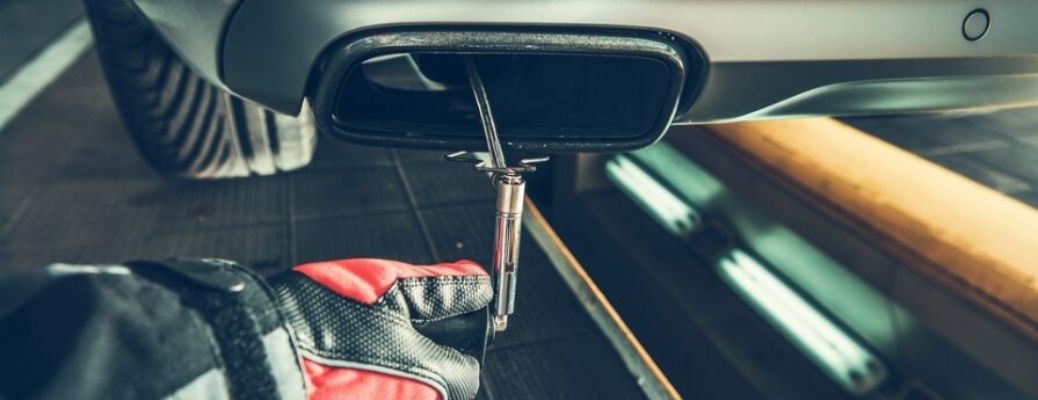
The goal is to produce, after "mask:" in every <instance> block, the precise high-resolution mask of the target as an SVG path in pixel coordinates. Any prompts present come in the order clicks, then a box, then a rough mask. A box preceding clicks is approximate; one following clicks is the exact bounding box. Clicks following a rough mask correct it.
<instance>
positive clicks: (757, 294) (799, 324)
mask: <svg viewBox="0 0 1038 400" xmlns="http://www.w3.org/2000/svg"><path fill="white" fill-rule="evenodd" d="M718 267H719V270H720V273H721V277H722V279H723V280H724V281H725V282H726V283H728V284H729V285H730V286H731V287H732V288H733V289H735V291H736V293H738V294H739V295H740V296H741V297H743V299H745V300H746V301H747V303H749V304H750V306H751V307H753V308H754V309H755V310H756V311H757V312H758V313H760V314H761V315H762V316H763V317H764V318H765V319H766V320H767V321H768V322H769V323H770V324H771V325H772V326H774V327H775V328H776V329H777V330H778V331H779V332H781V333H782V335H783V336H785V337H786V338H787V339H788V340H789V341H791V342H793V344H794V345H796V347H797V348H799V349H800V350H801V351H802V352H803V353H804V354H806V355H807V356H808V357H809V358H810V359H811V360H812V361H814V362H815V364H817V365H818V366H819V367H821V369H822V370H823V371H824V372H825V373H826V374H827V375H829V376H830V378H832V379H833V380H835V381H836V382H837V383H839V384H840V385H841V386H843V387H844V388H845V389H847V390H848V391H850V392H851V393H855V394H863V393H868V392H870V391H872V390H873V389H875V388H876V387H877V386H879V385H880V384H881V383H883V381H884V380H885V379H886V377H887V371H886V368H885V367H884V366H883V364H882V363H881V362H880V361H879V360H878V359H877V358H876V357H875V356H873V355H872V354H871V353H869V352H868V350H866V349H865V348H864V347H863V346H861V345H860V344H859V343H857V342H855V341H854V340H853V339H851V337H850V336H848V335H847V334H846V333H844V332H843V331H842V330H840V328H839V327H837V326H836V325H835V324H834V323H833V322H832V321H830V320H828V319H827V318H826V317H825V316H824V315H822V313H820V312H819V311H818V310H816V309H815V308H814V307H813V306H811V304H810V303H808V302H807V301H806V300H804V299H803V298H802V297H800V296H799V295H798V294H797V293H796V292H795V291H793V289H792V288H790V287H789V286H787V285H786V284H785V283H784V282H782V281H781V280H779V279H778V278H777V277H776V276H775V275H773V274H772V273H771V272H770V271H768V270H767V269H766V268H765V267H764V266H763V265H761V264H760V263H759V262H757V260H756V259H754V258H753V257H751V256H750V255H748V254H746V253H745V252H743V251H741V250H738V249H736V250H732V252H731V253H729V255H728V256H727V257H724V258H722V259H721V260H720V262H719V264H718Z"/></svg>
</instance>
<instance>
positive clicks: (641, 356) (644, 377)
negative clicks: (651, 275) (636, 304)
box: [523, 197, 681, 400]
mask: <svg viewBox="0 0 1038 400" xmlns="http://www.w3.org/2000/svg"><path fill="white" fill-rule="evenodd" d="M526 208H527V212H526V213H523V223H524V225H525V226H526V230H527V232H528V233H529V234H530V236H532V237H533V239H534V241H536V242H537V245H538V246H539V247H540V248H541V249H542V250H544V253H545V254H546V255H547V256H548V260H549V261H550V262H551V265H552V267H554V268H555V270H556V271H557V272H558V273H559V275H560V276H562V280H563V281H565V282H566V286H568V287H569V288H570V290H571V291H572V292H573V294H574V295H575V296H576V297H577V299H578V300H579V301H580V304H581V305H582V306H583V307H584V310H585V311H587V313H588V314H589V315H590V316H591V319H592V320H593V321H594V322H595V325H597V326H598V328H599V329H600V330H601V331H602V333H603V334H604V335H605V337H606V338H607V339H608V340H609V344H610V345H612V346H613V348H614V349H616V352H617V353H618V354H619V355H620V358H621V359H622V360H623V362H624V366H626V367H627V370H628V371H630V372H631V374H632V375H633V376H634V378H635V380H636V382H637V383H638V387H640V388H641V390H642V391H643V392H644V393H645V395H646V397H647V398H649V399H652V400H660V399H680V398H681V395H679V394H678V392H677V390H675V389H674V386H673V385H671V383H670V380H669V379H667V377H666V376H665V375H664V374H663V371H662V370H660V368H659V366H657V365H656V362H655V361H654V360H653V359H652V357H651V356H649V353H648V352H647V351H645V348H643V347H642V344H641V342H639V341H638V338H636V337H635V336H634V333H632V332H631V330H630V328H628V327H627V324H626V323H624V321H623V319H622V318H620V314H619V313H617V312H616V309H614V308H613V305H612V304H610V303H609V300H608V299H607V298H606V297H605V295H604V294H603V293H602V291H601V290H599V289H598V286H597V285H596V284H595V282H594V281H592V280H591V276H590V275H588V273H587V271H585V270H584V267H583V266H582V265H581V264H580V261H577V259H576V257H574V256H573V253H571V252H570V251H569V248H568V247H566V245H565V244H564V243H563V242H562V239H560V238H559V235H558V234H556V233H555V229H553V228H552V227H551V224H549V223H548V221H547V220H546V219H545V218H544V215H542V214H541V212H540V210H539V209H538V208H537V206H536V205H535V204H534V203H533V201H532V200H530V199H529V197H527V198H526Z"/></svg>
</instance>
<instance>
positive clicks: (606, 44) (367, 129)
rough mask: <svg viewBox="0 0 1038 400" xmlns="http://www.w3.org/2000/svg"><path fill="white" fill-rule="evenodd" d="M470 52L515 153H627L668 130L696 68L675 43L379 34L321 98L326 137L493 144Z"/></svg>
mask: <svg viewBox="0 0 1038 400" xmlns="http://www.w3.org/2000/svg"><path fill="white" fill-rule="evenodd" d="M463 56H471V57H473V58H474V60H475V63H476V66H477V68H479V70H480V74H481V75H482V76H483V79H484V82H485V83H486V85H487V91H488V93H489V96H490V99H491V104H493V105H494V114H495V119H496V121H497V124H498V130H499V132H500V134H501V135H502V139H503V140H504V141H505V142H506V143H505V145H506V146H507V147H510V148H515V149H520V150H522V149H526V150H537V151H542V152H573V151H580V152H584V151H621V150H627V149H632V148H638V147H643V146H645V145H648V144H650V143H652V142H654V141H655V140H657V139H658V138H659V137H660V135H662V133H663V132H664V131H665V130H666V128H667V126H668V125H669V122H670V119H671V118H672V117H673V114H674V111H675V108H676V107H677V105H678V102H679V99H680V97H681V93H682V90H683V89H684V84H685V77H686V76H687V70H688V61H687V59H686V58H685V55H684V54H683V52H682V51H681V49H679V48H678V47H676V46H675V45H674V43H673V42H672V41H662V40H657V39H646V38H642V37H623V36H615V35H610V36H597V35H585V34H563V33H555V34H531V33H505V32H448V33H442V32H441V33H436V32H417V33H398V34H382V35H376V36H375V37H374V39H372V37H368V38H367V39H360V40H359V41H356V42H352V43H351V44H349V45H347V46H346V47H345V48H344V49H343V50H342V51H340V52H338V53H337V54H336V56H334V57H333V58H332V60H331V63H330V64H329V67H328V69H327V71H328V72H326V73H325V75H324V78H323V79H322V81H321V86H320V87H319V90H318V95H317V96H316V99H315V101H314V103H315V113H316V115H317V118H318V121H319V124H320V125H321V128H322V129H324V130H325V131H326V132H331V133H334V134H336V135H338V136H340V137H344V138H346V139H350V140H353V141H359V142H362V143H370V144H382V145H390V146H417V147H429V148H444V149H448V148H449V149H472V150H475V149H480V148H481V147H482V146H485V144H484V143H483V133H482V131H481V130H480V124H479V113H478V111H477V109H476V104H475V101H474V100H473V97H472V91H471V88H469V86H468V78H467V76H466V74H465V68H464V64H463Z"/></svg>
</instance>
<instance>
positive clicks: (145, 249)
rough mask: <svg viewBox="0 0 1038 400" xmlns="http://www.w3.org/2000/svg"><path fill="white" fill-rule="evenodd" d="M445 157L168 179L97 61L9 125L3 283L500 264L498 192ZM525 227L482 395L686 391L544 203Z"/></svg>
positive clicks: (347, 153) (330, 157)
mask: <svg viewBox="0 0 1038 400" xmlns="http://www.w3.org/2000/svg"><path fill="white" fill-rule="evenodd" d="M322 139H323V138H322ZM442 157H443V155H442V154H441V153H437V152H422V151H411V150H390V149H381V148H371V147H360V146H354V145H350V144H345V143H341V142H338V141H334V140H323V141H322V142H321V144H320V145H319V146H318V150H317V154H316V155H315V159H314V162H313V164H312V165H310V166H309V167H306V168H304V169H302V170H300V171H297V172H293V173H289V174H285V175H279V176H273V177H259V178H251V179H238V180H222V181H183V180H175V179H170V178H164V177H160V176H157V175H156V174H155V173H153V172H152V171H151V170H150V169H149V168H148V166H147V165H145V163H144V162H143V161H142V160H141V159H140V158H139V157H138V156H137V155H136V152H135V149H134V148H133V145H132V144H131V142H130V138H129V135H128V134H127V133H126V132H125V131H124V129H123V127H122V124H121V123H120V121H119V117H118V115H117V114H116V111H115V108H114V106H113V104H112V103H111V101H110V98H109V95H108V92H107V88H106V86H105V84H104V82H103V79H102V75H101V72H100V70H99V66H98V62H97V58H96V55H95V54H94V53H93V52H90V53H88V54H87V55H85V56H84V57H83V58H82V59H80V60H79V61H78V62H77V63H76V64H75V65H74V66H73V67H71V68H70V69H69V70H68V71H66V72H65V73H64V75H63V76H62V77H60V78H59V79H58V80H57V82H56V83H55V84H54V85H52V86H51V87H50V88H48V89H47V90H45V91H44V92H43V93H42V94H41V95H40V96H39V97H38V98H36V99H35V100H34V101H33V102H32V103H31V104H29V105H28V106H27V108H26V109H25V110H24V111H23V112H22V113H21V114H20V115H18V116H17V117H16V118H15V119H14V120H12V121H11V123H10V124H9V125H8V126H7V127H6V128H4V129H3V131H2V132H0V265H2V267H0V276H2V275H6V274H9V273H12V272H16V271H19V270H26V269H29V268H37V267H40V266H43V265H46V264H48V263H51V262H59V261H60V262H68V263H89V262H118V261H121V260H132V259H140V258H164V257H172V256H180V257H220V258H228V259H234V260H238V261H239V262H241V263H243V264H245V265H251V266H253V267H254V268H255V269H256V270H257V271H258V272H259V273H261V274H264V275H270V274H274V273H277V272H280V271H283V270H285V269H287V268H289V267H291V266H292V265H295V264H299V263H305V262H310V261H317V260H328V259H338V258H349V257H381V258H391V259H398V260H402V261H406V262H410V263H416V264H429V263H435V262H440V261H453V260H457V259H463V258H464V259H471V260H474V261H476V262H479V263H481V264H482V265H489V262H490V258H491V251H492V246H491V244H492V240H493V223H494V221H493V218H492V216H493V215H494V204H493V199H494V192H493V190H492V188H491V186H490V185H489V184H488V181H487V179H486V177H484V176H481V175H480V174H478V173H474V172H473V171H472V170H471V168H470V167H468V166H465V165H460V164H454V163H448V162H445V161H443V160H442ZM526 222H527V225H528V227H529V232H532V233H533V235H530V234H526V235H525V237H524V238H523V245H522V246H523V248H522V260H521V262H522V263H523V272H522V274H523V277H522V281H521V282H520V284H519V296H518V299H517V305H516V314H515V316H514V317H513V323H512V324H510V328H509V329H508V330H507V331H506V332H504V333H502V334H499V335H498V337H497V339H496V340H495V341H494V343H493V344H492V345H491V346H490V348H489V350H488V353H487V358H486V368H485V370H484V374H483V381H482V388H481V390H480V395H479V398H482V399H497V400H500V399H566V398H568V399H588V398H594V399H633V398H646V397H648V398H671V397H676V395H675V392H674V391H673V389H672V388H670V386H669V384H667V382H666V379H664V378H662V376H661V375H660V374H659V371H658V369H656V368H655V366H654V365H653V363H652V361H651V360H650V359H648V358H647V356H646V353H645V352H644V351H642V350H641V348H640V346H638V345H637V342H636V341H634V340H633V337H632V336H631V335H630V333H629V332H628V331H626V329H625V328H624V327H623V324H622V322H620V321H619V319H618V318H617V315H616V313H615V312H613V311H612V308H611V307H610V306H609V305H608V303H607V302H605V301H604V298H603V297H602V296H601V293H599V292H598V291H597V290H596V289H595V287H594V284H593V283H592V282H590V281H589V280H587V279H586V278H587V277H586V275H585V274H583V273H582V271H581V270H580V268H579V265H578V264H577V263H576V262H575V260H573V259H572V257H571V256H570V255H569V253H568V251H567V250H566V249H565V247H564V246H562V244H561V242H558V241H557V237H556V236H554V233H553V232H552V230H551V228H550V226H548V225H547V223H546V222H545V221H544V220H543V219H541V218H539V213H538V212H537V211H536V209H535V207H530V212H529V213H528V215H527V221H526ZM574 288H576V289H577V290H574ZM589 311H590V312H589Z"/></svg>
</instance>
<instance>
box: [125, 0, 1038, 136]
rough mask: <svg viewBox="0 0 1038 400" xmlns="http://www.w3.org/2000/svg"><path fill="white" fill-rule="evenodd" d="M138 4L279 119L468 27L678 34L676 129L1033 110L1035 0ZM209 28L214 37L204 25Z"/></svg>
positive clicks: (1036, 96) (198, 60) (187, 51)
mask: <svg viewBox="0 0 1038 400" xmlns="http://www.w3.org/2000/svg"><path fill="white" fill-rule="evenodd" d="M138 3H139V4H140V6H141V9H142V10H144V12H145V13H147V14H148V15H149V16H150V17H151V18H152V19H154V20H156V21H157V25H158V26H159V30H160V31H162V32H163V34H164V35H166V37H167V38H168V39H169V40H170V41H171V42H172V43H173V46H174V47H176V48H177V49H178V51H179V52H180V53H181V54H182V55H184V56H185V57H186V58H188V59H189V60H191V64H192V65H195V66H196V67H197V68H199V69H200V71H201V72H202V73H203V74H204V75H205V76H207V77H210V78H211V79H215V78H219V79H220V80H221V81H222V83H223V84H225V85H226V86H227V87H228V88H230V89H231V90H233V91H234V92H236V93H238V94H240V95H242V96H245V97H247V98H250V99H252V100H255V101H258V102H260V103H262V104H264V105H267V106H269V107H271V108H274V109H276V110H279V111H282V112H286V113H294V112H296V111H298V110H299V107H300V105H301V103H302V99H303V97H304V96H305V95H307V94H309V93H310V92H309V91H310V90H312V89H313V88H312V87H309V86H308V85H309V84H310V83H311V82H313V81H315V78H317V77H315V76H313V75H314V74H315V71H317V70H319V63H320V62H321V60H323V57H324V55H325V54H326V52H327V51H329V49H333V48H336V47H337V46H339V45H340V43H341V42H342V41H344V40H347V39H346V38H348V37H350V36H351V35H353V34H357V33H360V32H364V31H370V30H373V29H381V28H386V27H395V26H409V27H443V26H454V27H457V26H468V25H480V26H501V27H510V28H515V27H523V28H524V29H529V30H531V31H537V30H538V29H539V28H543V27H545V26H551V27H581V28H584V29H586V28H603V29H606V28H609V29H615V28H625V29H632V30H639V31H646V30H647V31H662V32H668V33H670V34H673V35H675V36H676V37H679V38H681V39H682V40H683V41H686V42H687V43H689V44H692V45H694V46H697V47H698V48H699V49H700V50H701V51H702V52H703V53H704V54H705V55H706V57H707V58H708V60H709V62H710V64H709V66H708V68H707V72H706V75H705V77H704V80H703V86H702V88H701V89H700V91H699V93H700V96H699V99H698V100H697V101H696V103H695V104H694V106H693V107H692V108H690V109H688V110H687V111H686V112H684V113H681V114H679V115H677V116H676V117H675V122H677V123H699V122H717V121H732V120H743V119H761V118H775V117H788V116H803V115H853V114H865V113H887V112H896V111H906V110H907V111H915V110H932V109H959V108H971V107H990V106H1007V105H1022V104H1035V103H1038V40H1035V37H1036V35H1038V33H1036V28H1035V21H1038V2H1034V1H1030V0H1007V1H999V2H994V1H982V2H976V1H966V0H914V1H899V0H871V1H825V0H774V1H730V0H700V1H694V0H693V1H677V0H671V1H651V2H650V1H645V0H562V1H549V0H530V1H522V2H516V1H506V0H443V1H428V0H426V1H417V0H405V1H384V0H352V1H346V0H296V1H283V0H241V2H240V3H239V4H234V0H219V1H209V0H180V1H177V2H163V1H159V0H138ZM167 3H176V4H167ZM978 8H983V9H985V10H986V12H987V13H988V14H989V16H990V20H991V22H990V27H989V29H988V30H987V32H986V33H985V34H984V36H983V37H982V38H980V39H979V40H972V41H971V40H969V39H967V38H965V37H964V36H963V23H964V21H965V18H966V17H967V16H968V15H969V14H970V13H971V12H972V11H973V10H976V9H978ZM177 21H191V22H190V23H186V24H187V25H188V26H179V25H178V24H177V23H176V22H177ZM221 21H222V22H221ZM208 24H213V25H219V26H220V27H221V28H220V29H212V28H210V29H205V28H202V27H200V25H208ZM219 32H223V33H222V34H220V33H219ZM221 39H222V40H221ZM214 54H216V55H218V56H216V57H214Z"/></svg>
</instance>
